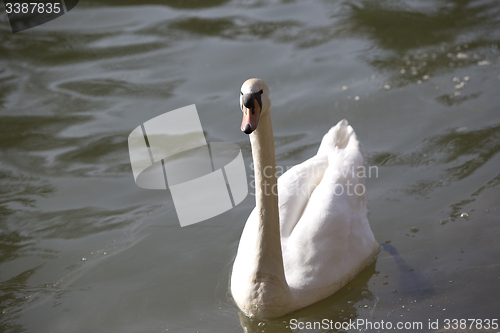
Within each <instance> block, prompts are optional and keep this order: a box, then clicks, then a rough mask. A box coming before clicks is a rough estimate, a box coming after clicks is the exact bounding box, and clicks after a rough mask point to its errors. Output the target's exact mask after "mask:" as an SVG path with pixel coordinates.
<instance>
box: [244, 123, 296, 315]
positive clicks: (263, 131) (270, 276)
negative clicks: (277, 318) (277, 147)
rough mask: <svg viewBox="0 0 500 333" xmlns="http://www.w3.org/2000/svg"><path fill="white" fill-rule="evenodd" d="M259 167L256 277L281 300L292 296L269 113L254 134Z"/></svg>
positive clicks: (270, 293)
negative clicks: (284, 259) (286, 269)
mask: <svg viewBox="0 0 500 333" xmlns="http://www.w3.org/2000/svg"><path fill="white" fill-rule="evenodd" d="M250 142H251V144H252V156H253V161H254V169H255V184H256V188H255V198H256V209H257V214H258V215H257V216H258V218H257V219H258V229H257V230H258V234H257V239H256V241H257V244H256V250H257V252H258V253H256V260H257V263H256V264H257V267H256V270H255V272H254V274H255V281H256V282H257V284H259V285H260V286H261V287H263V288H266V289H267V291H266V292H265V294H267V295H268V296H270V297H271V298H274V297H275V296H278V298H279V299H275V300H273V301H271V300H270V299H268V300H267V301H268V302H270V303H281V302H282V301H283V300H284V299H285V298H288V296H289V293H290V289H289V287H288V285H287V283H286V279H285V272H284V268H283V256H282V252H281V238H280V224H279V208H278V181H277V178H276V156H275V152H274V136H273V126H272V122H271V117H270V115H269V113H267V114H264V115H262V116H261V118H260V119H259V125H258V127H257V130H256V131H255V132H254V133H252V134H251V135H250ZM273 305H274V306H278V307H280V306H281V305H280V304H273Z"/></svg>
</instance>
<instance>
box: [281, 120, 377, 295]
mask: <svg viewBox="0 0 500 333" xmlns="http://www.w3.org/2000/svg"><path fill="white" fill-rule="evenodd" d="M325 156H327V159H326V161H327V162H326V163H327V167H326V169H325V171H324V173H323V175H322V178H321V179H320V181H319V183H318V185H317V186H316V187H315V188H314V190H313V191H312V192H311V194H310V197H309V198H308V200H307V201H306V203H305V205H304V208H303V211H302V213H301V215H300V217H299V219H298V221H297V222H295V224H294V228H293V230H292V231H291V232H290V234H289V236H288V238H287V239H284V240H283V258H284V265H285V272H286V277H287V281H288V283H289V284H290V286H291V287H292V288H294V289H298V290H310V289H317V290H320V289H323V288H337V289H336V290H338V289H340V288H341V287H342V286H343V285H345V284H346V283H347V282H348V281H350V280H351V279H352V278H353V277H354V276H355V275H356V274H357V273H359V271H360V270H361V269H363V268H364V267H365V266H366V264H367V263H368V262H369V261H370V260H371V258H372V257H373V255H374V253H376V251H378V244H377V243H376V241H375V238H374V236H373V233H372V231H371V228H370V225H369V223H368V218H367V213H368V207H367V202H366V195H365V186H364V179H363V177H364V175H363V174H362V172H363V170H364V166H363V155H362V153H361V149H360V143H359V141H358V140H357V138H356V134H355V133H354V130H353V129H352V127H351V126H348V124H347V122H346V121H345V120H343V121H341V122H339V123H338V124H337V125H336V126H334V127H333V128H332V129H331V130H330V131H329V132H328V133H327V134H326V135H325V137H324V138H323V141H322V143H321V147H320V149H319V151H318V155H317V156H316V158H317V159H319V160H321V159H324V157H325ZM313 160H314V158H313ZM306 162H307V161H306ZM308 166H309V168H311V167H313V165H308ZM280 196H281V193H280ZM300 203H301V204H304V203H303V202H302V201H300ZM286 213H288V211H287V212H285V214H286ZM280 214H282V210H280ZM284 224H286V225H288V222H285V223H284ZM335 285H336V286H335ZM336 290H333V291H331V292H334V291H336Z"/></svg>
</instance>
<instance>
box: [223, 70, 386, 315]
mask: <svg viewBox="0 0 500 333" xmlns="http://www.w3.org/2000/svg"><path fill="white" fill-rule="evenodd" d="M240 107H241V109H242V111H243V122H242V124H241V130H242V131H244V132H245V133H247V134H250V133H251V134H250V141H251V144H252V156H253V160H254V165H255V184H256V189H255V191H256V193H255V195H256V207H255V209H254V210H253V211H252V213H251V214H250V216H249V218H248V220H247V222H246V225H245V228H244V230H243V234H242V235H241V240H240V244H239V247H238V253H237V255H236V259H235V262H234V266H233V271H232V276H231V292H232V295H233V298H234V300H235V302H236V304H237V305H238V307H239V308H240V310H241V311H242V312H243V313H245V314H246V315H247V316H249V317H257V318H275V317H279V316H281V315H284V314H287V313H289V312H291V311H294V310H296V309H300V308H302V307H305V306H307V305H310V304H312V303H315V302H317V301H319V300H321V299H323V298H325V297H328V296H330V295H332V294H333V293H335V292H336V291H338V290H339V289H341V288H342V287H343V286H345V285H346V284H347V283H348V282H349V281H351V280H352V279H353V278H354V277H355V276H356V275H357V274H358V273H359V272H360V271H362V270H363V269H364V268H365V267H366V266H367V265H368V264H369V263H370V262H371V260H372V259H373V258H374V256H375V255H376V254H377V252H378V251H379V244H378V243H377V242H376V240H375V237H374V236H373V233H372V230H371V229H370V225H369V222H368V218H367V213H368V208H367V202H366V196H365V194H364V180H363V177H362V175H360V174H358V172H361V171H362V169H361V168H363V156H362V153H361V150H360V144H359V142H358V140H357V138H356V134H355V133H354V131H353V129H352V127H351V126H349V125H348V124H347V121H345V120H342V121H340V122H339V123H338V124H337V125H336V126H334V127H332V128H331V129H330V131H329V132H328V133H327V134H326V135H325V136H324V137H323V140H322V142H321V145H320V147H319V150H318V153H317V154H316V156H314V157H312V158H310V159H309V160H307V161H305V162H303V163H301V164H299V165H296V166H294V167H293V168H291V169H290V170H288V171H287V172H286V173H284V174H283V175H282V176H281V177H280V178H279V180H277V178H276V157H275V152H274V138H273V128H272V122H271V114H270V109H271V99H270V95H269V88H268V87H267V85H266V84H265V83H264V82H263V81H262V80H260V79H250V80H247V81H246V82H245V83H243V86H242V87H241V96H240ZM358 176H359V177H358ZM356 185H357V187H356V188H355V186H356ZM276 189H277V191H276ZM341 190H343V192H342V193H341ZM349 190H350V192H348V191H349ZM355 190H356V191H357V193H359V194H360V195H357V194H356V193H354V192H355ZM278 193H279V195H278ZM349 193H350V194H349Z"/></svg>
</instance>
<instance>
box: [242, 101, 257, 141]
mask: <svg viewBox="0 0 500 333" xmlns="http://www.w3.org/2000/svg"><path fill="white" fill-rule="evenodd" d="M259 117H260V106H259V104H258V103H255V108H253V109H248V108H247V107H245V106H244V105H243V121H242V122H241V131H242V132H245V133H246V134H250V133H252V132H253V131H255V130H256V129H257V125H258V124H259Z"/></svg>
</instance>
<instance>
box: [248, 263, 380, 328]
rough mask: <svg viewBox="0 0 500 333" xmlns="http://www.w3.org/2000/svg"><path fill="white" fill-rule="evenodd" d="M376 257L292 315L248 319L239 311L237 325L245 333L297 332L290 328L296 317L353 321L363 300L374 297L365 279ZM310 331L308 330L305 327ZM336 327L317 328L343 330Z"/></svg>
mask: <svg viewBox="0 0 500 333" xmlns="http://www.w3.org/2000/svg"><path fill="white" fill-rule="evenodd" d="M376 263H377V259H375V260H374V261H373V262H372V263H371V264H370V265H369V266H368V267H367V268H365V269H364V270H363V271H362V272H361V273H360V274H359V275H358V276H357V277H356V278H355V279H354V280H352V281H351V282H350V283H349V284H347V285H346V286H345V287H344V288H342V289H341V290H340V291H338V292H337V293H335V294H333V295H332V296H330V297H327V298H325V299H324V300H322V301H320V302H317V303H315V304H313V305H311V306H308V307H306V308H303V309H300V310H298V311H295V312H292V313H291V314H288V315H285V316H283V317H279V318H277V319H266V320H262V319H255V318H248V317H247V316H245V315H244V314H243V313H241V312H239V317H240V324H241V326H242V327H243V331H244V332H248V333H257V332H259V333H262V332H268V333H269V332H272V333H281V332H300V330H299V331H298V330H297V329H293V330H292V328H294V327H290V321H291V320H294V319H296V320H297V322H304V323H305V322H321V321H322V320H324V319H326V320H328V322H329V323H333V324H332V326H333V327H334V326H335V323H340V324H342V323H343V322H349V320H352V321H355V320H356V319H357V318H358V316H359V314H358V309H359V308H360V307H363V306H364V304H361V303H363V301H373V300H374V299H375V297H374V295H373V294H372V292H371V291H370V290H369V289H368V282H369V281H370V279H371V277H372V276H373V274H375V266H376ZM307 331H309V330H307ZM344 331H345V330H343V329H340V330H337V329H335V328H333V329H330V328H329V329H328V330H319V331H318V332H344Z"/></svg>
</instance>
